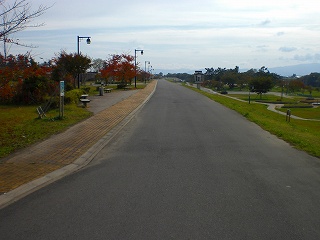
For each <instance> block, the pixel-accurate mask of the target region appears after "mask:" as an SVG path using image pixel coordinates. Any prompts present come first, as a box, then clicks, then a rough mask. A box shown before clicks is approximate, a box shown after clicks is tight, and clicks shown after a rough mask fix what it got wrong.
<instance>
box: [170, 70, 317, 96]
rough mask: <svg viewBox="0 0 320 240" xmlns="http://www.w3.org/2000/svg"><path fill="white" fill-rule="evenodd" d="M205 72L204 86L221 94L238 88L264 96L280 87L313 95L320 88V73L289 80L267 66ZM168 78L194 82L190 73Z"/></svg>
mask: <svg viewBox="0 0 320 240" xmlns="http://www.w3.org/2000/svg"><path fill="white" fill-rule="evenodd" d="M205 70H206V71H205V72H204V81H203V83H202V86H204V87H208V88H212V89H215V90H217V91H221V92H226V91H227V90H228V89H229V90H232V89H235V88H237V89H238V90H240V91H241V90H243V89H246V90H250V91H251V92H256V93H258V94H262V93H266V92H268V91H270V90H271V89H272V88H273V87H275V86H278V87H281V88H285V90H286V91H287V92H291V93H293V92H305V91H307V92H309V93H310V94H311V92H312V90H314V89H315V90H317V91H319V88H320V73H311V74H310V75H307V76H303V77H301V78H298V77H296V76H294V75H293V76H292V77H290V78H287V77H282V76H280V75H278V74H276V73H271V72H270V71H269V70H268V68H266V67H265V66H263V67H261V68H260V69H258V70H257V69H250V70H248V71H246V72H240V71H239V67H238V66H236V67H235V68H231V69H226V68H220V67H219V68H216V69H214V68H205ZM166 77H169V78H170V77H171V78H179V79H181V80H184V81H187V82H191V83H192V82H193V81H194V75H193V74H188V73H169V74H167V75H166Z"/></svg>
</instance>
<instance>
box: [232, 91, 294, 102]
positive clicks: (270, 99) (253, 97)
mask: <svg viewBox="0 0 320 240" xmlns="http://www.w3.org/2000/svg"><path fill="white" fill-rule="evenodd" d="M228 96H230V97H235V98H238V99H241V100H244V101H249V95H248V94H232V92H231V93H230V94H228ZM250 99H251V101H261V100H262V101H266V102H280V101H281V97H280V96H275V95H273V94H262V96H261V99H260V95H258V94H256V93H251V94H250ZM296 101H297V100H296V99H294V98H287V97H282V102H288V103H294V102H296Z"/></svg>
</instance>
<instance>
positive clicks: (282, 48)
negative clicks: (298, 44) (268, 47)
mask: <svg viewBox="0 0 320 240" xmlns="http://www.w3.org/2000/svg"><path fill="white" fill-rule="evenodd" d="M295 50H297V48H295V47H281V48H279V51H281V52H293V51H295Z"/></svg>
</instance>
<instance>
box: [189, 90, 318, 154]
mask: <svg viewBox="0 0 320 240" xmlns="http://www.w3.org/2000/svg"><path fill="white" fill-rule="evenodd" d="M188 88H190V89H192V90H193V91H197V92H199V93H201V94H203V95H205V96H207V97H208V98H210V99H212V100H214V101H216V102H218V103H221V104H222V105H225V106H227V107H228V108H230V109H233V110H235V111H237V112H239V113H240V114H242V115H243V116H244V117H246V118H247V119H248V120H250V121H252V122H254V123H256V124H258V125H259V126H260V127H261V128H263V129H265V130H266V131H268V132H270V133H272V134H274V135H276V136H278V137H279V138H281V139H283V140H285V141H286V142H288V143H290V144H291V145H292V146H294V147H295V148H297V149H300V150H303V151H306V152H307V153H309V154H311V155H313V156H316V157H320V122H317V121H304V120H296V119H291V121H290V122H286V118H285V116H283V115H281V114H278V113H275V112H272V111H269V110H267V106H266V105H264V104H258V103H254V102H252V103H251V104H248V102H241V101H238V100H235V99H231V98H228V97H226V96H222V95H218V94H210V93H206V92H204V91H201V90H198V89H196V88H193V87H188ZM305 111H308V110H306V109H305ZM314 111H315V112H317V111H319V110H314ZM292 114H295V112H294V111H292ZM311 114H313V113H311Z"/></svg>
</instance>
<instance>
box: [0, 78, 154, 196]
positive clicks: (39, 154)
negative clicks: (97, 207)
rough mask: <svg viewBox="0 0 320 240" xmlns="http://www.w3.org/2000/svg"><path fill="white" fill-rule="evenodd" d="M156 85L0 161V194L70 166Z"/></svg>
mask: <svg viewBox="0 0 320 240" xmlns="http://www.w3.org/2000/svg"><path fill="white" fill-rule="evenodd" d="M156 83H157V82H156V81H152V82H151V83H149V84H148V85H147V86H146V87H145V88H144V89H142V90H139V91H138V92H137V93H136V94H134V95H132V96H130V97H128V98H127V99H125V100H123V101H121V102H119V103H117V104H115V105H113V106H111V107H109V108H107V109H105V110H103V111H101V112H99V113H98V114H96V115H94V116H92V117H91V118H89V119H87V120H85V121H83V122H81V123H79V124H77V125H75V126H73V127H72V128H70V129H68V130H67V131H65V132H63V133H61V134H58V135H55V136H52V137H51V138H49V139H47V140H45V141H43V142H41V143H39V144H37V145H35V146H32V147H29V148H26V149H24V150H23V151H21V152H19V154H13V155H12V157H11V156H9V157H8V158H7V159H6V161H5V162H2V163H1V162H0V194H1V193H6V192H9V191H11V190H13V189H15V188H17V187H19V186H21V185H23V184H25V183H28V182H30V181H32V180H34V179H37V178H40V177H42V176H44V175H46V174H48V173H50V172H53V171H54V170H57V169H59V168H62V167H64V166H66V165H69V164H71V163H73V162H74V161H75V160H76V159H78V158H79V157H80V156H81V155H83V154H84V153H85V152H86V151H87V150H88V149H89V148H90V147H91V146H93V145H94V144H95V143H96V142H97V141H99V140H100V139H101V138H102V137H103V136H105V135H106V134H107V133H108V132H109V131H110V130H111V129H112V128H114V127H115V126H116V125H117V124H118V123H120V122H121V121H122V120H123V119H125V118H126V117H127V116H128V115H129V114H130V113H131V112H132V111H134V110H135V109H136V108H137V107H138V106H140V105H141V104H142V103H143V102H144V101H145V99H146V98H147V97H148V96H149V95H150V94H151V93H152V92H153V90H154V88H155V86H156Z"/></svg>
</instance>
